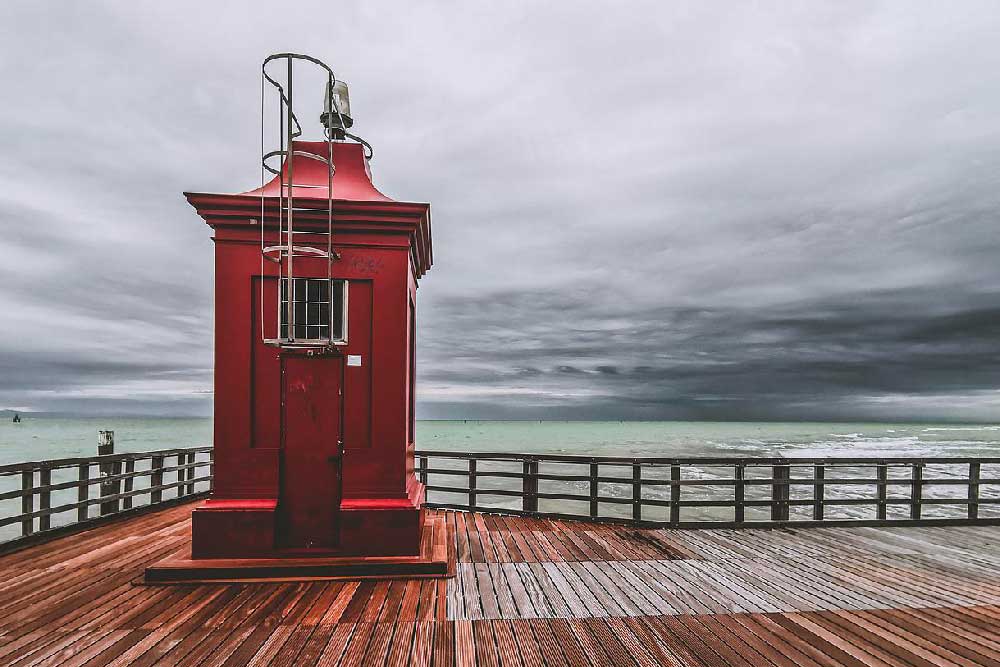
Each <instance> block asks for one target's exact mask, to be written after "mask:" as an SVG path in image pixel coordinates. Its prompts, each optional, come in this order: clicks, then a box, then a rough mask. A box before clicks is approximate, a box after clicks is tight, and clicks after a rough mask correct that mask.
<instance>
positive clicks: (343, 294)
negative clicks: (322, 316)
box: [267, 276, 350, 347]
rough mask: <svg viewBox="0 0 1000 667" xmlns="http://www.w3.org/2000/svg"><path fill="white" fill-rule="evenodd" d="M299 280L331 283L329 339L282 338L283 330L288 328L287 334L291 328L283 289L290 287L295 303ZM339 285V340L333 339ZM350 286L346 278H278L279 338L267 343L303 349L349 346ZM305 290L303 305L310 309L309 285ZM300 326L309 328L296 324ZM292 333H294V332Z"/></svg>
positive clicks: (327, 324) (290, 293)
mask: <svg viewBox="0 0 1000 667" xmlns="http://www.w3.org/2000/svg"><path fill="white" fill-rule="evenodd" d="M299 280H304V281H320V282H326V281H329V283H330V289H329V298H330V301H329V304H330V319H329V321H328V322H327V323H326V326H327V330H328V331H329V332H330V337H329V338H291V339H290V338H288V337H282V336H281V330H282V328H283V327H285V328H286V333H287V332H288V329H289V328H290V327H288V325H287V324H286V323H285V321H284V319H285V314H286V313H287V310H286V308H287V301H286V300H285V299H282V287H283V286H284V285H286V284H287V285H289V288H288V290H289V291H288V292H287V294H288V296H290V297H291V298H292V302H293V303H295V282H296V281H299ZM289 281H290V282H289ZM338 285H339V286H340V303H341V307H340V311H341V332H340V334H341V335H340V337H339V338H333V332H334V315H335V312H336V309H335V308H334V304H335V303H336V301H335V299H334V290H335V289H337V286H338ZM349 285H350V281H349V280H347V279H345V278H325V277H320V278H313V277H310V276H281V277H280V278H278V281H277V284H276V289H277V295H276V296H277V298H276V301H277V313H276V315H277V324H278V326H277V331H276V332H275V333H276V335H277V337H276V338H275V339H273V341H267V342H273V343H276V344H278V345H280V346H283V347H299V346H301V347H317V346H324V347H325V346H330V345H338V346H339V345H347V338H348V335H347V332H348V314H349V312H350V309H349V308H348V295H349V294H350V289H349ZM305 289H306V300H305V301H304V302H303V303H305V304H306V307H307V308H308V305H309V298H308V293H309V289H308V283H307V286H306V288H305ZM298 326H307V325H302V324H299V323H296V327H298ZM292 333H294V331H293V332H292Z"/></svg>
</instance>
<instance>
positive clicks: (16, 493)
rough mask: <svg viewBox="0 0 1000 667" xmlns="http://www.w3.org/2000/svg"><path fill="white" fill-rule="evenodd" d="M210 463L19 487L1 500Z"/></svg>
mask: <svg viewBox="0 0 1000 667" xmlns="http://www.w3.org/2000/svg"><path fill="white" fill-rule="evenodd" d="M209 465H212V461H195V462H194V463H185V464H184V465H175V466H169V467H163V468H147V469H145V470H135V471H133V472H123V473H120V474H117V475H108V476H107V477H87V478H86V479H82V480H81V479H74V480H72V481H69V482H59V483H58V484H47V485H45V486H33V487H31V488H30V489H28V490H27V491H25V490H23V489H17V490H15V491H7V492H6V493H0V500H10V499H11V498H23V497H25V496H28V495H38V494H39V493H40V492H42V491H63V490H66V489H77V488H79V487H80V485H81V484H85V485H87V486H95V485H97V484H110V483H112V482H117V481H121V480H126V479H135V478H137V477H152V476H153V475H154V474H155V473H168V472H177V471H178V470H189V469H191V468H202V467H205V466H209ZM144 490H145V489H144Z"/></svg>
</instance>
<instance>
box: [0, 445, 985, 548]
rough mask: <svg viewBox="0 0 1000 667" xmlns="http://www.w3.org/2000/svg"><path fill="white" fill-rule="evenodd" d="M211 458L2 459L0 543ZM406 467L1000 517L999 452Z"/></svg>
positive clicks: (500, 487) (758, 503) (452, 493)
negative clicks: (986, 454) (4, 462)
mask: <svg viewBox="0 0 1000 667" xmlns="http://www.w3.org/2000/svg"><path fill="white" fill-rule="evenodd" d="M212 465H213V464H212V448H211V447H193V448H185V449H165V450H160V451H153V452H142V453H125V454H111V455H105V456H90V457H78V458H66V459H56V460H49V461H33V462H27V463H15V464H9V465H0V550H2V549H5V548H9V547H10V546H11V545H16V544H19V543H28V542H31V541H34V540H36V539H45V538H46V537H48V536H51V535H54V534H58V533H60V532H66V531H70V530H77V529H80V528H82V527H86V525H88V524H92V523H94V522H99V521H101V520H105V519H107V518H110V517H115V516H122V515H125V514H132V513H136V512H140V511H144V510H146V509H148V508H153V507H162V506H165V505H169V504H174V503H178V502H185V501H187V500H191V499H194V498H197V497H199V496H205V495H207V493H208V492H209V490H210V488H211V483H212ZM416 466H417V475H418V477H419V479H420V481H421V482H423V483H424V484H425V485H426V486H427V505H428V506H429V507H437V508H449V509H459V510H475V511H482V512H502V513H508V514H518V515H526V516H546V517H553V518H565V519H586V520H593V521H611V522H618V523H626V524H633V525H641V526H671V527H690V528H695V527H719V528H724V527H732V528H740V527H783V526H814V525H824V526H825V525H859V526H863V525H870V526H880V525H914V524H917V525H924V524H925V525H933V524H956V523H957V524H966V523H968V524H973V523H995V524H1000V457H998V458H968V457H951V458H947V457H935V458H913V457H898V458H756V457H755V458H725V457H722V458H719V457H715V458H706V457H699V458H626V457H609V456H601V457H593V456H568V455H545V454H512V453H495V452H445V451H418V452H417V453H416ZM18 509H19V510H20V511H18Z"/></svg>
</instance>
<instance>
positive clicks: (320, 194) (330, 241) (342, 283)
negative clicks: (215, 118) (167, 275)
mask: <svg viewBox="0 0 1000 667" xmlns="http://www.w3.org/2000/svg"><path fill="white" fill-rule="evenodd" d="M303 60H304V61H309V62H311V63H315V64H318V65H320V66H321V67H323V68H324V69H325V71H326V72H328V73H329V74H328V82H327V101H326V110H325V112H324V113H323V115H322V117H321V121H322V124H323V130H324V134H325V139H323V140H321V141H303V140H299V138H298V136H299V134H300V133H301V129H300V125H299V119H298V118H297V116H296V115H295V111H294V107H293V104H292V100H293V82H292V64H293V62H300V61H303ZM269 63H272V66H273V65H275V64H277V65H279V66H280V65H284V64H287V75H285V68H284V67H279V69H281V70H282V76H280V77H273V76H272V75H270V74H269V73H268V69H267V68H268V64H269ZM264 78H265V80H266V81H267V82H270V83H271V84H272V85H273V86H274V88H276V89H277V92H278V100H279V105H280V109H281V119H280V122H281V127H282V131H281V147H280V148H279V149H278V150H276V151H273V152H271V153H268V154H265V155H264V156H263V160H264V165H265V168H266V169H268V170H269V171H271V172H272V174H273V179H271V180H270V182H267V183H264V184H263V185H262V187H261V188H259V189H256V190H252V191H249V192H244V193H241V194H206V193H194V192H188V193H185V196H186V197H187V199H188V201H189V202H190V203H191V205H192V206H194V208H195V209H196V210H197V212H198V214H199V215H200V216H201V217H202V218H204V219H205V222H207V223H208V225H209V226H210V227H211V228H212V230H213V232H214V241H215V473H214V490H213V493H212V497H211V498H210V499H209V500H207V501H206V502H205V503H204V504H202V505H201V506H200V507H198V508H197V509H195V510H194V513H193V549H192V557H193V558H195V559H212V558H286V557H297V556H324V555H325V556H333V555H348V554H364V555H379V556H401V555H416V554H417V553H418V551H419V548H420V542H421V531H422V527H423V523H424V522H423V511H422V509H421V507H422V503H423V499H424V488H423V485H421V484H420V483H419V482H418V481H417V479H416V477H415V476H414V469H413V468H414V466H413V462H414V457H413V448H414V445H413V431H414V335H415V313H416V291H417V281H418V280H419V279H420V277H421V276H423V274H424V273H425V272H426V271H427V270H428V269H429V268H430V265H431V228H430V207H429V205H428V204H420V203H409V202H398V201H395V200H392V199H390V198H389V197H386V196H385V195H383V194H382V193H381V192H379V191H378V190H377V189H376V188H375V186H374V185H373V184H372V181H371V172H370V170H369V158H370V157H371V154H370V150H371V149H370V147H369V146H368V144H367V143H365V142H363V141H362V140H360V139H359V138H358V137H354V136H353V135H351V134H349V133H348V132H347V129H348V128H350V127H351V125H352V120H351V118H350V110H349V106H348V101H347V97H346V93H347V90H346V86H344V85H343V83H342V82H340V81H337V80H336V78H335V77H334V75H333V72H332V71H330V70H329V68H327V67H326V66H325V65H323V64H322V63H319V61H316V60H314V59H312V58H308V57H304V56H297V55H295V54H278V55H277V56H271V57H270V58H268V60H266V61H265V63H264ZM262 122H263V121H262ZM270 160H274V161H275V163H279V164H274V165H273V167H272V165H270V164H269V161H270Z"/></svg>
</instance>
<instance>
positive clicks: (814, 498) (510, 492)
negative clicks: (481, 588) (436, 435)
mask: <svg viewBox="0 0 1000 667" xmlns="http://www.w3.org/2000/svg"><path fill="white" fill-rule="evenodd" d="M416 459H417V460H416V464H417V474H418V475H419V478H420V481H421V482H422V483H424V485H425V487H426V490H427V493H428V502H427V506H428V507H437V508H447V509H458V510H467V511H499V512H504V513H511V514H519V515H529V516H547V517H558V518H566V519H584V520H591V521H612V522H618V523H628V524H633V525H642V526H660V527H727V528H730V527H732V528H741V527H750V526H752V527H778V526H803V527H804V526H814V525H890V524H891V525H899V524H928V525H930V524H942V523H1000V512H998V513H995V514H994V515H993V516H989V517H981V516H980V508H982V507H989V506H1000V457H968V456H961V457H903V456H897V457H809V458H805V457H803V458H792V457H760V458H755V457H750V458H748V457H718V456H710V457H681V458H678V457H619V456H580V455H568V454H526V453H510V452H449V451H425V450H422V451H418V452H416ZM432 462H433V465H431V464H432ZM518 463H520V470H517V469H511V468H510V464H515V465H516V464H518ZM449 464H450V465H449ZM481 464H494V466H495V467H497V466H502V465H503V464H507V466H508V467H507V469H490V468H489V467H484V466H483V465H481ZM989 465H994V466H997V468H996V469H995V470H993V473H994V474H993V476H983V474H982V473H983V466H989ZM540 466H545V467H546V468H549V469H547V470H546V469H544V468H541V469H540ZM929 466H946V467H948V468H949V470H948V473H947V474H946V475H945V476H942V475H941V474H939V475H938V476H933V477H932V476H927V475H925V471H927V469H928V467H929ZM566 468H569V469H570V471H567V470H566ZM705 468H709V469H719V468H722V469H727V470H729V471H731V473H732V474H731V476H728V477H719V476H718V473H716V475H715V476H711V477H706V476H705V470H704V469H705ZM623 469H625V470H627V473H624V474H623ZM803 470H805V471H806V474H805V475H804V476H803V475H802V471H803ZM890 470H891V471H893V472H894V473H897V476H891V475H890V474H889V472H890ZM956 471H957V474H956ZM693 472H697V474H698V475H699V476H697V477H692V473H693ZM761 472H763V473H764V474H763V475H761ZM793 472H794V473H795V474H794V475H793ZM656 473H659V474H661V475H663V474H665V473H669V477H653V476H652V475H654V474H656ZM748 473H753V475H748ZM827 473H831V474H839V473H846V475H845V476H840V477H837V476H830V475H828V474H827ZM898 473H902V474H901V475H899V474H898ZM948 475H950V476H948ZM461 478H465V480H467V483H466V484H465V485H463V484H461V483H460V482H461V481H462V479H461ZM484 480H492V485H490V486H484V485H483V481H484ZM518 481H520V484H518ZM540 485H541V486H540ZM990 485H993V486H992V487H991V489H990V490H991V491H992V494H991V495H985V496H984V495H983V493H982V488H983V487H987V486H990ZM609 487H617V490H618V491H619V494H618V495H612V494H611V493H610V492H609ZM810 487H811V489H812V493H811V494H810V495H808V496H807V497H793V489H796V488H807V489H808V488H810ZM830 487H847V488H851V489H854V491H851V492H849V493H844V492H843V491H840V495H841V496H842V497H830ZM859 487H874V488H875V495H874V497H871V496H866V495H862V494H861V493H860V491H861V489H860V488H859ZM900 487H902V488H908V489H909V494H907V495H906V496H905V497H899V496H890V495H889V493H890V490H891V489H896V488H900ZM928 487H947V488H948V489H955V488H956V487H965V488H966V492H965V494H964V495H962V496H961V497H958V496H954V495H952V496H949V497H929V496H928V495H927V494H925V492H924V491H925V489H927V488H928ZM755 489H756V490H757V491H755V492H754V493H753V496H754V497H748V495H747V494H748V491H754V490H755ZM761 490H763V491H764V492H765V494H766V495H765V497H757V496H759V495H760V493H759V492H760V491H761ZM664 492H665V493H664ZM699 492H700V493H699ZM712 492H714V495H712ZM767 492H769V493H767ZM730 493H731V496H728V497H725V498H720V497H718V496H720V495H725V494H730ZM441 494H446V495H447V496H448V498H447V499H442V497H441ZM796 495H797V494H796ZM456 496H458V499H456V498H455V497H456ZM462 496H465V502H461V500H462ZM484 497H485V498H490V497H492V498H494V500H492V501H489V500H485V501H484ZM517 499H520V506H517ZM540 500H541V501H543V505H542V506H540V505H539V501H540ZM512 501H513V505H512ZM547 501H562V502H564V503H565V502H566V501H571V502H576V503H585V504H587V506H588V508H587V509H588V510H589V511H586V512H573V511H569V510H566V509H565V507H562V508H560V507H555V506H548V507H547V506H545V502H547ZM623 505H629V506H631V513H628V512H626V513H624V514H623V513H622V512H620V511H619V512H614V511H611V512H608V511H606V510H607V509H608V508H614V507H620V506H623ZM854 506H868V507H874V513H873V516H855V517H840V518H830V517H828V516H827V513H826V509H827V508H830V507H841V508H843V507H854ZM928 506H931V507H934V506H965V508H966V511H965V512H964V513H963V514H962V515H961V516H928V515H927V514H926V513H925V512H924V509H925V508H926V507H928ZM900 507H902V508H903V509H904V510H908V511H904V512H903V514H902V516H899V515H897V514H896V513H895V512H892V513H891V512H890V509H891V508H892V509H898V508H900ZM683 508H703V509H704V508H710V509H712V510H714V514H713V513H708V514H707V515H706V514H705V513H703V514H702V516H698V517H695V518H687V517H685V516H683V515H682V512H681V510H682V509H683ZM799 508H805V509H807V510H810V511H807V512H806V513H805V514H804V515H803V514H802V513H800V512H797V511H796V510H797V509H799ZM654 509H661V510H662V509H665V510H667V513H666V515H665V516H651V514H650V510H654ZM759 509H764V510H770V511H769V512H766V513H765V514H764V515H763V516H758V517H756V518H755V517H752V516H749V514H750V513H751V512H754V511H756V510H759ZM724 510H730V511H731V514H726V515H724V512H723V511H724ZM748 510H750V512H748Z"/></svg>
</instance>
